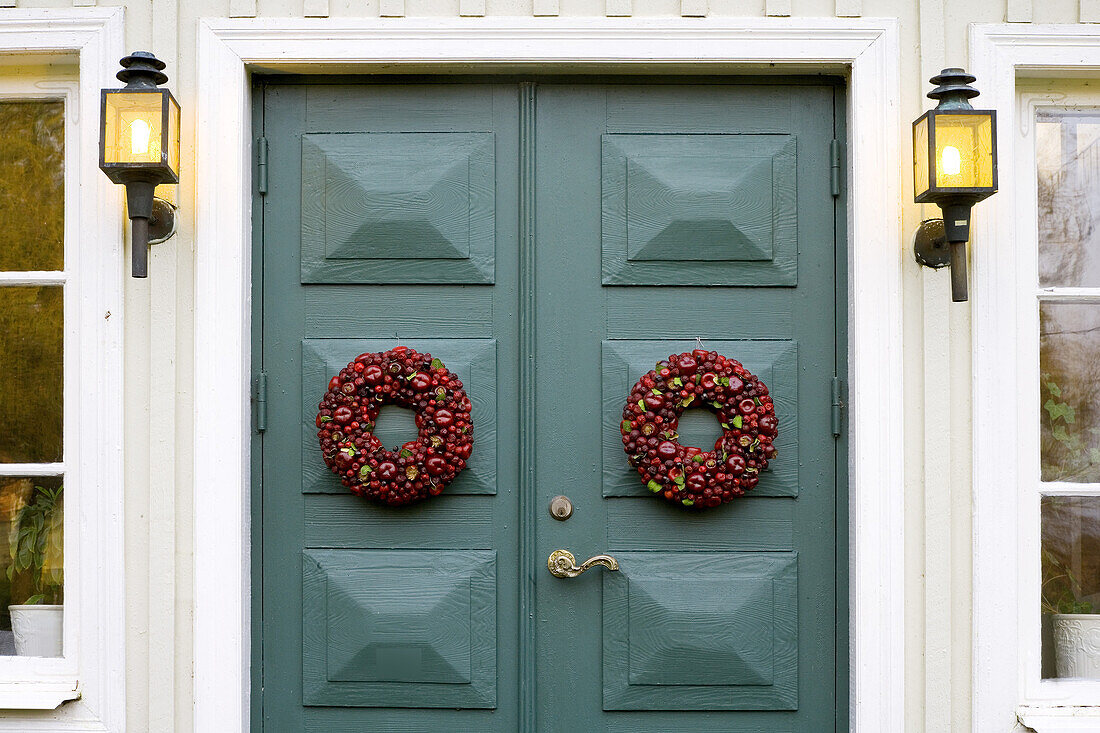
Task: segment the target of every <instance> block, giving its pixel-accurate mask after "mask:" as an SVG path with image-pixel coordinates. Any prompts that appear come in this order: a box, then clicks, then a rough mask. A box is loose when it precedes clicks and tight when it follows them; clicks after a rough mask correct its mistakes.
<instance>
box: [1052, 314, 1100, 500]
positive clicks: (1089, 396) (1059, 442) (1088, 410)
mask: <svg viewBox="0 0 1100 733" xmlns="http://www.w3.org/2000/svg"><path fill="white" fill-rule="evenodd" d="M1039 324H1040V326H1039V328H1040V332H1041V333H1040V337H1039V367H1040V377H1039V400H1040V407H1041V409H1040V414H1039V421H1040V426H1041V438H1042V445H1041V449H1040V450H1041V453H1040V456H1041V464H1042V478H1043V481H1083V482H1100V304H1090V303H1082V304H1077V303H1040V304H1039Z"/></svg>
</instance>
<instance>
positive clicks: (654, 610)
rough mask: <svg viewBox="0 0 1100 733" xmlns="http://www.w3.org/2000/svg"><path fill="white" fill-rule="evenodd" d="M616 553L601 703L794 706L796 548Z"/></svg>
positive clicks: (606, 603) (606, 608)
mask: <svg viewBox="0 0 1100 733" xmlns="http://www.w3.org/2000/svg"><path fill="white" fill-rule="evenodd" d="M614 555H615V557H616V559H617V560H618V561H619V567H620V570H619V571H618V572H613V573H607V574H606V575H605V576H604V581H603V707H604V709H605V710H794V709H797V707H798V688H797V679H798V624H797V619H798V594H797V557H796V555H795V553H793V552H781V553H766V554H765V553H741V552H738V553H734V552H726V553H668V552H660V553H655V552H645V553H636V552H619V551H616V552H614Z"/></svg>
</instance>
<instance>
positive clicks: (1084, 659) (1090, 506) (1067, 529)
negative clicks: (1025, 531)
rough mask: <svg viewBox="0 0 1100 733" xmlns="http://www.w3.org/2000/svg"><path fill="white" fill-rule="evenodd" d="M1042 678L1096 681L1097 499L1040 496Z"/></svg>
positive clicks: (1099, 642)
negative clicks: (1072, 678) (1078, 678)
mask: <svg viewBox="0 0 1100 733" xmlns="http://www.w3.org/2000/svg"><path fill="white" fill-rule="evenodd" d="M1041 514H1042V582H1043V585H1042V595H1041V599H1040V600H1041V604H1042V614H1043V616H1042V617H1043V676H1044V677H1088V678H1090V679H1100V497H1095V496H1044V497H1043V499H1042V509H1041Z"/></svg>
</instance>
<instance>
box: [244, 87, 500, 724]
mask: <svg viewBox="0 0 1100 733" xmlns="http://www.w3.org/2000/svg"><path fill="white" fill-rule="evenodd" d="M262 96H263V99H264V119H263V129H264V135H265V137H266V138H267V141H268V145H269V151H270V154H269V187H268V193H267V195H266V196H265V197H263V199H261V207H262V227H263V248H262V253H261V256H262V259H263V262H262V273H263V276H262V298H260V301H261V304H262V305H261V307H262V325H261V326H260V328H261V329H262V339H263V343H262V349H261V351H262V362H261V363H260V364H258V365H257V366H258V368H260V369H262V370H263V371H264V373H265V374H266V375H267V383H268V385H269V400H268V405H269V407H268V429H267V431H266V432H265V433H264V435H263V439H262V468H261V471H262V492H263V496H262V510H261V518H260V520H259V524H260V525H261V527H262V536H263V538H264V541H263V547H262V555H263V557H262V562H263V583H262V588H261V589H260V590H259V592H258V594H257V595H258V596H259V599H260V603H261V604H262V609H263V610H262V614H263V623H262V634H261V636H259V637H258V638H257V643H258V644H260V645H261V646H262V659H263V662H262V664H263V671H262V680H261V684H262V696H263V700H262V716H261V720H258V721H256V729H257V730H264V731H267V732H268V733H282V732H284V731H285V732H287V733H300V732H302V731H306V732H308V733H314V732H317V733H342V732H344V731H347V732H349V733H350V732H351V731H355V733H361V732H362V731H373V730H378V731H427V730H448V731H450V730H454V731H500V732H501V733H505V732H507V733H512V732H513V731H515V730H516V729H517V722H516V721H517V700H516V694H515V690H516V689H517V688H518V681H517V678H516V655H517V648H516V644H515V643H514V641H513V640H514V639H515V638H516V636H517V625H518V619H517V616H516V612H515V609H516V607H517V605H518V571H517V563H518V559H517V552H518V548H517V546H516V542H515V526H516V520H515V518H516V513H517V496H516V494H515V488H514V487H515V484H516V466H515V465H514V462H511V461H499V464H500V465H498V460H497V459H498V456H499V455H501V454H504V455H512V456H514V455H515V452H516V449H515V440H516V418H515V407H514V405H515V403H516V399H517V386H516V362H515V356H514V355H515V354H516V349H517V346H516V326H515V321H514V314H515V310H516V277H517V275H516V272H517V255H516V250H517V245H516V233H515V224H514V222H515V218H516V206H517V204H516V201H517V199H516V181H517V175H518V173H517V170H518V160H517V155H518V153H517V151H518V147H519V146H518V116H517V109H518V107H517V100H516V93H515V87H514V86H511V85H463V86H455V85H411V86H410V85H354V86H347V85H339V84H335V85H332V84H318V85H303V84H293V83H289V84H272V85H269V86H267V87H266V89H265V90H264V91H263V95H262ZM498 268H499V272H500V273H501V276H500V277H497V270H498ZM473 283H476V285H471V284H473ZM398 344H405V345H407V346H410V347H412V348H415V349H418V350H422V351H428V352H430V353H432V354H433V355H434V356H437V357H438V358H440V359H442V360H443V362H444V363H445V364H446V365H447V366H448V367H449V368H450V369H451V370H452V371H454V372H455V373H456V374H458V375H459V377H460V378H461V379H462V381H463V383H464V385H465V387H466V390H467V393H468V394H469V395H470V399H471V401H472V403H473V410H472V413H473V419H474V426H475V434H474V445H473V452H472V455H471V460H470V462H469V467H468V468H467V470H465V471H463V473H462V474H461V476H460V478H458V479H457V480H456V481H455V482H454V484H453V485H452V486H451V487H449V488H448V490H447V491H446V492H445V493H444V494H443V495H442V496H440V497H437V498H435V499H433V500H431V501H427V502H424V503H422V504H419V505H416V506H412V507H407V508H403V509H394V508H388V507H378V506H373V505H370V504H368V503H367V502H365V501H364V500H362V499H360V498H358V497H356V496H354V495H352V494H351V493H350V492H349V491H348V490H347V489H346V488H344V487H343V486H342V485H341V484H340V482H339V481H338V480H337V478H336V477H335V476H334V475H333V474H332V473H330V472H329V471H328V469H327V468H326V467H325V465H324V463H323V462H322V458H321V455H320V449H319V447H318V443H317V427H316V425H315V423H314V419H315V416H316V414H317V404H318V402H319V401H320V399H321V396H322V395H323V393H324V391H325V390H326V389H327V384H328V380H329V379H330V378H331V376H332V375H333V374H335V373H336V372H337V371H339V369H340V368H342V367H343V366H344V365H346V364H347V363H348V362H350V361H351V360H352V359H354V358H355V357H356V356H357V355H358V354H360V353H362V352H365V351H379V350H385V349H388V348H391V347H393V346H396V345H398ZM501 353H503V354H506V355H508V356H507V358H500V357H499V355H500V354H501ZM388 410H389V412H387V411H384V412H383V414H382V415H380V417H379V423H380V429H379V435H380V437H382V438H385V439H386V440H387V441H388V444H390V445H400V444H401V443H404V442H405V441H406V440H409V439H411V438H413V437H415V427H413V426H412V425H411V420H410V419H409V418H408V416H407V415H406V416H403V419H401V418H394V417H393V415H392V414H391V413H392V412H397V413H401V412H402V410H401V408H396V407H393V408H388ZM383 424H384V425H383ZM386 426H388V427H386Z"/></svg>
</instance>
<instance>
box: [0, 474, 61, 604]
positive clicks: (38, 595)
mask: <svg viewBox="0 0 1100 733" xmlns="http://www.w3.org/2000/svg"><path fill="white" fill-rule="evenodd" d="M63 491H64V488H63V487H61V486H58V487H57V488H56V489H46V488H42V487H41V486H36V487H34V492H33V493H32V495H31V500H30V502H28V503H27V504H24V505H23V507H22V508H21V509H20V510H19V511H18V512H17V513H16V515H15V518H14V520H13V521H12V523H11V531H10V533H9V535H8V546H9V551H10V553H11V561H12V562H11V565H9V566H8V581H9V582H11V583H12V585H13V587H14V585H15V582H14V581H15V579H16V577H17V576H18V575H20V574H23V575H25V576H26V577H27V578H29V586H30V593H29V595H28V597H27V598H26V600H25V601H24V603H25V604H28V605H34V604H40V603H60V602H61V599H62V593H63V590H64V589H63V581H64V553H63V543H62V539H63V535H62V524H63V521H64V503H63V497H62V493H63ZM12 600H13V602H14V600H15V599H14V598H13V599H12Z"/></svg>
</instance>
